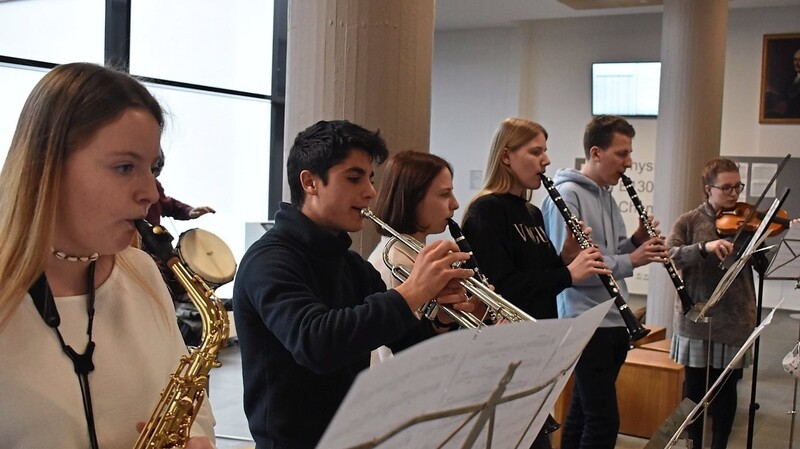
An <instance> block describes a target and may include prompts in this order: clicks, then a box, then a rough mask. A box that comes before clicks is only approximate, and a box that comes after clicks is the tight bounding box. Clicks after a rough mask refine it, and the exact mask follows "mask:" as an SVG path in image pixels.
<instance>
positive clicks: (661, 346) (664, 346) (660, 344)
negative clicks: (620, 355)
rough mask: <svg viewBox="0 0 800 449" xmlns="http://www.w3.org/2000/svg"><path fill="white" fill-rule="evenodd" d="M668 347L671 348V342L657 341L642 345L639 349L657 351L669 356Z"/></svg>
mask: <svg viewBox="0 0 800 449" xmlns="http://www.w3.org/2000/svg"><path fill="white" fill-rule="evenodd" d="M670 346H672V340H659V341H654V342H652V343H647V344H643V345H641V346H639V347H640V348H642V349H647V350H648V351H659V352H666V353H667V354H669V348H670Z"/></svg>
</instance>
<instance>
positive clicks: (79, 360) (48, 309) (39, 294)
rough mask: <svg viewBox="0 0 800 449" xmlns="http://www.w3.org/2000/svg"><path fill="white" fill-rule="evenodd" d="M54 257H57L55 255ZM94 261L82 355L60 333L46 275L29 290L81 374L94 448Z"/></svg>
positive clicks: (95, 436)
mask: <svg viewBox="0 0 800 449" xmlns="http://www.w3.org/2000/svg"><path fill="white" fill-rule="evenodd" d="M53 254H55V252H54V253H53ZM95 256H96V254H95ZM56 257H58V256H56ZM95 259H96V258H95ZM95 259H92V260H91V263H90V264H89V269H88V274H87V278H88V291H89V300H88V302H87V304H86V315H87V316H88V317H89V322H88V324H87V326H86V334H87V335H89V342H88V343H86V349H84V351H83V354H78V352H77V351H75V350H74V349H72V346H70V345H68V344H66V342H64V337H63V336H62V335H61V331H59V330H58V326H59V325H60V324H61V317H60V316H59V314H58V309H57V308H56V302H55V300H54V299H53V293H52V292H51V291H50V286H49V285H48V284H47V278H46V277H45V274H44V273H42V274H41V276H39V279H37V280H36V282H35V283H34V284H33V286H31V288H30V289H29V290H28V293H29V294H30V295H31V298H33V303H34V305H35V306H36V309H37V310H38V311H39V314H40V315H41V316H42V320H43V321H44V322H45V324H47V326H49V327H51V328H53V330H54V331H55V332H56V335H57V336H58V341H59V343H60V344H61V350H62V351H64V354H66V355H67V357H69V359H70V360H71V361H72V364H73V366H74V368H75V373H76V374H77V375H78V382H79V383H80V386H81V396H82V397H83V411H84V413H85V414H86V425H87V427H88V429H89V442H90V443H91V445H92V446H91V447H92V449H97V448H98V443H97V434H96V432H95V426H94V412H93V411H92V395H91V392H90V390H89V373H90V372H92V371H93V370H94V363H92V354H94V347H95V344H94V341H93V340H92V325H93V324H94V300H95V289H94V268H95ZM67 260H71V259H67ZM87 260H89V259H87Z"/></svg>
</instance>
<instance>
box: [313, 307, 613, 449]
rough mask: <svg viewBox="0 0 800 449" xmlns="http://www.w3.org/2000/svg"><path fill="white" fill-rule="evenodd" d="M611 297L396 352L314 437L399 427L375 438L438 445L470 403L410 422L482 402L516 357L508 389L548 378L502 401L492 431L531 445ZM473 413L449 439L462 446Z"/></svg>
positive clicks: (342, 440)
mask: <svg viewBox="0 0 800 449" xmlns="http://www.w3.org/2000/svg"><path fill="white" fill-rule="evenodd" d="M612 302H613V301H611V300H609V301H606V302H605V303H603V304H600V305H598V306H596V307H594V308H593V309H591V310H589V311H587V312H586V313H584V314H583V315H581V316H579V317H577V318H572V319H563V320H540V321H537V322H535V323H534V322H529V323H515V324H503V325H498V326H492V327H488V328H484V329H483V330H482V331H481V332H480V333H477V332H476V331H474V330H462V331H458V332H450V333H447V334H444V335H440V336H438V337H436V338H432V339H430V340H427V341H425V342H422V343H420V344H418V345H415V346H413V347H411V348H409V349H407V350H405V351H403V352H401V353H400V354H396V355H395V357H394V358H392V359H391V360H387V361H386V362H384V363H381V364H379V365H378V366H375V367H373V368H371V369H369V370H365V371H364V372H362V373H361V374H359V376H358V378H357V379H356V382H355V383H354V385H353V386H352V387H351V389H350V391H349V392H348V394H347V396H346V397H345V400H344V402H343V403H342V405H341V406H340V407H339V410H338V411H337V412H336V415H335V416H334V419H333V422H332V423H331V424H330V426H329V427H328V429H327V430H326V432H325V435H324V436H323V438H322V440H321V441H320V444H319V445H318V446H317V447H318V448H324V449H344V448H352V447H363V448H366V447H374V446H372V445H370V444H369V442H370V441H377V440H378V439H382V438H385V437H386V436H388V435H390V434H392V433H395V432H396V433H395V434H394V435H393V436H391V437H390V438H388V439H387V440H385V441H384V442H383V443H382V444H380V446H378V447H380V448H382V449H383V448H411V447H413V448H420V449H421V448H434V447H437V446H438V445H439V444H440V443H442V442H443V441H445V440H446V438H447V436H448V435H450V434H451V433H452V432H454V431H456V429H457V428H458V427H459V426H460V425H461V424H462V423H464V421H465V420H467V418H468V417H469V416H470V415H469V412H466V413H463V414H456V415H454V416H447V417H445V416H439V417H436V418H435V419H434V418H431V419H430V420H427V421H424V422H420V423H417V424H414V425H411V426H405V425H404V424H406V423H409V422H410V421H411V420H412V419H415V418H419V417H422V416H426V415H428V414H431V413H436V412H445V411H453V410H455V409H457V408H459V407H465V408H466V407H470V406H472V407H474V406H476V405H480V404H484V403H485V402H486V401H487V400H488V399H489V398H490V397H491V395H492V393H493V392H494V391H495V390H496V389H497V388H498V385H499V384H500V381H501V379H502V378H503V377H504V375H505V374H506V373H507V371H508V369H509V365H511V364H513V363H516V362H519V363H520V364H519V366H518V368H517V369H516V371H515V372H514V373H513V377H512V378H511V380H510V381H509V382H508V384H507V385H506V389H505V392H504V394H503V395H502V397H504V398H505V397H508V396H509V395H512V394H515V393H520V392H523V391H526V390H531V389H533V388H534V387H537V386H538V387H543V388H542V389H541V390H540V391H538V392H536V393H533V394H530V395H528V396H525V397H522V398H518V399H515V400H511V401H506V402H502V403H501V404H499V405H497V407H496V408H495V418H494V428H493V439H492V441H493V444H494V447H498V448H513V447H521V448H526V449H527V448H528V447H529V446H530V445H531V443H532V442H533V440H534V438H535V437H536V434H537V433H538V430H539V428H541V426H542V424H543V422H544V419H545V418H546V416H547V414H548V413H549V412H550V411H551V410H552V408H553V405H554V404H555V401H556V399H557V398H558V394H559V393H560V392H561V390H562V389H563V387H564V385H565V384H566V382H567V380H568V379H569V375H570V373H571V372H572V369H573V368H574V366H575V363H576V362H577V360H578V357H579V356H580V353H581V351H582V350H583V348H584V346H586V343H587V342H588V341H589V339H590V338H591V336H592V334H594V331H595V329H596V328H597V326H598V325H599V324H600V322H601V321H602V319H603V317H604V316H605V314H606V312H607V311H608V308H609V307H610V306H611V303H612ZM476 420H477V419H472V420H470V421H469V422H467V423H466V425H465V426H464V428H463V429H461V430H460V431H458V432H457V433H456V434H455V436H454V437H453V438H452V439H451V440H450V441H449V442H448V443H447V444H445V445H444V447H445V448H457V447H458V448H460V447H461V445H462V444H463V442H464V441H465V439H466V437H467V435H468V434H469V432H470V431H471V430H472V428H473V426H474V424H475V422H476ZM489 426H490V424H489V423H487V424H486V425H485V426H483V427H482V429H481V434H480V437H479V438H478V440H476V442H475V446H474V447H476V448H478V447H484V446H485V442H486V438H487V436H486V435H487V434H486V432H487V429H488V427H489ZM526 429H529V430H528V431H527V432H526ZM534 429H535V430H534ZM518 443H520V444H519V446H517V444H518Z"/></svg>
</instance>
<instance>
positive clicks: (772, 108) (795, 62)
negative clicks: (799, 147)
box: [758, 33, 800, 124]
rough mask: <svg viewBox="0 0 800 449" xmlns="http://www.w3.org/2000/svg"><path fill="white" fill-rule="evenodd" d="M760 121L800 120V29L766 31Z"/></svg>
mask: <svg viewBox="0 0 800 449" xmlns="http://www.w3.org/2000/svg"><path fill="white" fill-rule="evenodd" d="M759 109H760V112H759V120H758V121H759V123H789V124H800V33H797V34H765V35H764V49H763V52H762V60H761V107H760V108H759Z"/></svg>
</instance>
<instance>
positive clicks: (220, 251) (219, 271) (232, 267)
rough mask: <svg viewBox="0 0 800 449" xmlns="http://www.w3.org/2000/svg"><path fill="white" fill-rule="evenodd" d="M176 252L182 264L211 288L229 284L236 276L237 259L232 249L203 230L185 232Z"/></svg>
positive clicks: (179, 238) (180, 238)
mask: <svg viewBox="0 0 800 449" xmlns="http://www.w3.org/2000/svg"><path fill="white" fill-rule="evenodd" d="M175 251H176V252H177V253H178V257H180V259H181V262H183V264H184V265H186V267H187V268H189V270H191V271H192V273H194V274H196V275H198V276H200V277H201V278H203V280H204V281H206V283H207V284H208V285H209V287H211V288H214V289H216V288H218V287H219V286H221V285H225V284H227V283H228V282H230V281H232V280H233V276H234V275H235V274H236V259H234V257H233V253H232V252H231V249H230V248H228V245H226V244H225V242H224V241H222V239H221V238H219V237H217V236H216V235H215V234H212V233H211V232H208V231H205V230H203V229H190V230H188V231H186V232H184V233H183V234H181V235H180V237H178V245H177V246H176V247H175Z"/></svg>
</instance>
